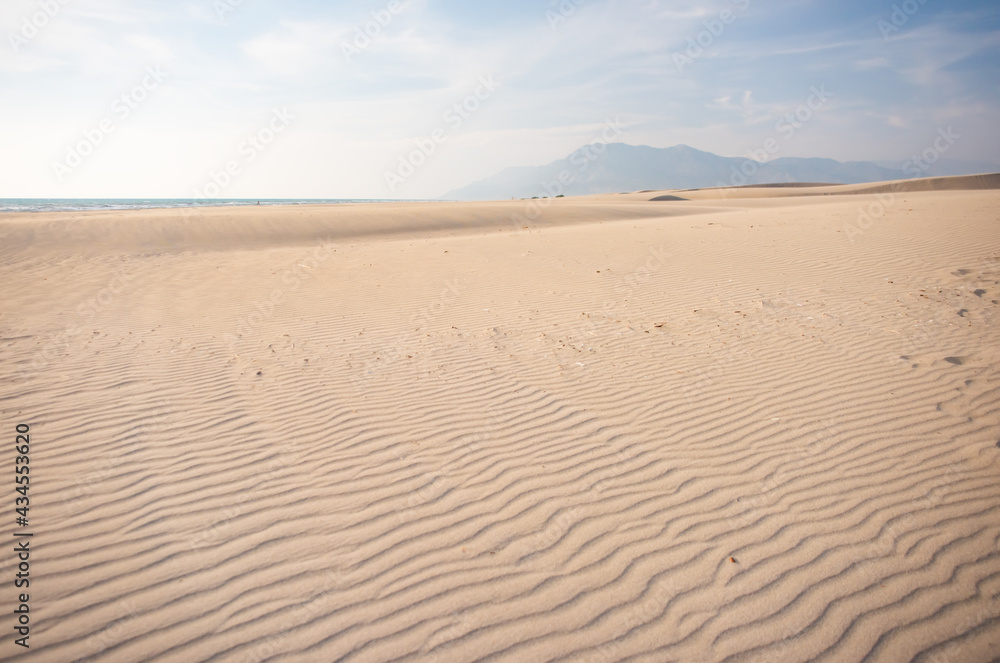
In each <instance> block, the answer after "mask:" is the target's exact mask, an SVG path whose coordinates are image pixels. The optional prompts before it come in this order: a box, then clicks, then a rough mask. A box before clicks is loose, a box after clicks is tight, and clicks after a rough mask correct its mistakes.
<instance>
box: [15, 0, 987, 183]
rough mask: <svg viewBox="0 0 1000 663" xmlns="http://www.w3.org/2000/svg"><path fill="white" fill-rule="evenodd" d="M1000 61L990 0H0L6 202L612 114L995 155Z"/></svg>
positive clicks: (724, 142)
mask: <svg viewBox="0 0 1000 663" xmlns="http://www.w3.org/2000/svg"><path fill="white" fill-rule="evenodd" d="M998 63H1000V3H998V2H996V0H984V1H971V0H948V2H945V1H944V0H906V1H905V2H903V1H900V0H895V1H889V0H885V1H883V0H838V1H837V2H830V1H829V0H768V1H767V2H765V1H764V0H708V1H701V2H686V1H678V2H664V1H658V0H538V1H535V2H529V1H527V0H505V1H504V2H496V1H495V0H492V1H489V2H486V1H477V0H344V1H339V2H338V1H334V2H330V1H327V2H320V1H318V0H280V1H278V0H3V2H2V3H0V132H2V134H0V197H2V198H31V197H48V198H81V197H86V198H100V197H160V198H189V197H196V196H197V197H210V198H351V199H357V198H375V199H389V198H401V199H413V198H417V199H420V198H439V197H441V196H443V195H444V194H445V193H446V192H447V191H449V190H451V189H455V188H458V187H461V186H464V185H467V184H469V183H471V182H473V181H476V180H480V179H483V178H486V177H489V176H491V175H493V174H495V173H497V172H498V171H500V170H502V169H503V168H506V167H509V166H537V165H542V164H545V163H549V162H551V161H555V160H557V159H561V158H564V157H566V156H567V155H569V154H570V153H571V152H572V151H574V150H576V149H578V148H580V147H582V146H583V145H586V144H588V143H591V142H594V141H600V140H604V139H605V138H606V137H607V136H608V135H610V134H608V132H607V131H606V130H605V129H606V128H607V127H608V126H611V125H613V126H615V127H618V131H617V132H615V133H614V134H613V135H614V136H615V137H614V140H615V141H618V142H624V143H629V144H632V145H651V146H654V147H669V146H672V145H676V144H686V145H690V146H692V147H695V148H698V149H702V150H706V151H710V152H715V153H717V154H721V155H725V156H745V155H747V154H754V153H759V151H760V149H761V148H762V146H764V145H769V146H770V148H771V149H772V153H771V154H770V155H769V156H770V157H771V158H773V157H781V156H795V157H829V158H834V159H838V160H841V161H850V160H872V161H888V162H891V163H895V162H898V163H900V164H902V163H903V162H904V161H906V160H908V159H909V158H910V157H911V156H912V155H919V154H920V153H922V152H923V151H924V150H926V149H928V148H930V147H931V146H933V145H934V142H935V139H936V137H937V136H938V135H939V132H940V131H948V132H950V135H952V136H955V137H956V138H955V140H954V141H952V143H953V144H950V145H949V147H948V151H947V154H945V155H943V156H944V157H946V158H948V159H958V160H969V161H977V162H984V163H990V164H997V163H1000V130H998V127H1000V67H998V66H997V65H998ZM789 115H791V117H789ZM602 136H603V137H602ZM998 170H1000V168H998Z"/></svg>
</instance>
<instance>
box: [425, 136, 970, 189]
mask: <svg viewBox="0 0 1000 663" xmlns="http://www.w3.org/2000/svg"><path fill="white" fill-rule="evenodd" d="M748 164H752V165H748ZM962 170H963V169H962V166H961V164H958V162H955V164H953V167H951V168H948V167H947V166H946V165H945V164H940V163H939V164H938V167H937V168H936V169H935V170H934V171H931V170H928V172H926V173H921V176H927V177H929V176H941V175H968V174H972V171H970V172H961V171H962ZM975 172H980V171H978V170H977V171H975ZM910 177H912V175H911V174H907V173H904V172H903V171H902V170H898V169H893V168H885V167H883V166H882V165H879V164H875V163H871V162H867V161H852V162H849V163H841V162H839V161H834V160H833V159H819V158H793V157H782V158H779V159H773V160H771V161H768V162H766V163H758V162H756V161H750V160H749V159H746V158H741V157H723V156H719V155H717V154H712V153H711V152H705V151H703V150H699V149H697V148H694V147H691V146H690V145H683V144H678V145H674V146H672V147H650V146H648V145H629V144H628V143H606V144H603V149H602V147H599V144H587V145H584V146H582V147H581V148H579V149H578V150H576V151H574V152H573V153H572V154H570V155H569V156H568V157H566V158H564V159H559V160H557V161H554V162H552V163H550V164H547V165H545V166H539V167H537V168H530V167H528V168H525V167H518V168H508V169H506V170H504V171H502V172H500V173H498V174H497V175H494V176H493V177H490V178H487V179H485V180H481V181H479V182H475V183H473V184H470V185H468V186H465V187H462V188H460V189H456V190H454V191H450V192H448V193H446V194H445V195H444V196H443V198H445V199H448V200H505V199H509V198H511V197H514V198H531V197H534V196H538V197H544V196H554V195H558V194H559V193H562V194H564V195H567V196H579V195H588V194H596V193H618V192H625V191H640V190H645V189H649V190H654V191H661V190H670V189H698V188H706V187H724V186H744V185H747V184H772V183H789V182H829V183H837V184H860V183H864V182H880V181H886V180H900V179H909V178H910Z"/></svg>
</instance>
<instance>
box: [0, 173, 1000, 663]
mask: <svg viewBox="0 0 1000 663" xmlns="http://www.w3.org/2000/svg"><path fill="white" fill-rule="evenodd" d="M978 181H980V180H965V181H964V182H965V184H963V181H962V180H948V181H947V182H945V183H943V184H941V186H939V187H937V188H938V189H940V190H936V191H912V190H909V189H907V185H906V184H897V185H894V186H893V187H890V188H889V190H890V191H892V192H893V198H892V200H889V199H886V198H883V199H881V202H879V199H877V198H876V197H875V196H876V194H877V193H878V192H879V191H878V190H871V191H867V192H866V193H845V194H844V195H836V196H828V195H816V194H817V193H821V192H819V191H815V190H811V189H809V188H795V189H787V190H781V189H753V190H731V191H729V192H728V193H727V194H726V195H725V196H724V197H719V196H718V191H715V192H714V193H712V194H706V198H705V199H704V200H692V201H659V202H651V201H650V199H651V198H653V197H657V196H661V195H675V196H678V197H683V198H690V197H692V196H697V195H699V194H698V192H645V193H642V194H630V195H627V196H600V197H594V198H580V199H566V200H558V201H543V203H538V204H544V206H543V207H542V208H541V216H539V217H538V218H537V219H535V220H534V221H531V222H529V223H525V224H524V225H527V226H528V227H527V228H524V227H523V225H521V224H520V223H519V224H518V225H517V227H515V225H514V224H513V223H512V222H511V221H510V216H511V214H524V213H525V212H526V211H527V210H529V209H530V207H529V205H530V203H528V202H525V201H512V202H505V203H483V204H448V203H441V204H407V205H403V204H400V205H388V206H373V207H365V206H343V207H333V208H328V207H316V208H287V209H285V208H281V209H279V208H265V209H262V210H257V209H249V208H247V209H226V210H212V209H207V210H194V211H189V212H187V213H185V212H181V211H177V210H159V211H146V212H128V213H113V214H111V213H101V214H98V213H88V214H47V215H18V216H6V217H0V235H2V236H3V237H2V239H0V242H2V249H0V253H2V268H0V270H2V271H0V278H2V281H3V283H4V297H3V309H2V317H0V334H2V344H0V367H2V368H0V371H2V376H3V380H2V381H0V390H2V392H0V398H2V404H3V405H2V411H3V417H2V419H3V426H4V427H5V428H4V430H6V431H7V432H8V434H9V435H8V436H9V437H10V438H11V441H13V431H14V426H15V425H16V424H18V423H27V424H30V425H31V434H32V442H33V445H32V449H33V451H32V454H33V455H32V470H33V471H32V474H31V476H32V479H33V483H32V491H33V492H32V508H31V516H32V524H33V528H34V530H35V541H34V542H33V546H35V550H34V553H33V554H34V556H33V558H32V562H33V564H32V585H31V590H32V591H31V595H32V617H33V622H32V623H33V627H34V628H33V629H32V634H31V643H32V648H31V651H30V653H28V654H27V656H28V657H29V658H30V659H31V660H38V661H69V660H77V659H87V660H101V661H104V660H106V661H140V660H142V661H185V662H190V661H202V660H212V661H265V660H266V661H300V660H309V661H388V660H410V661H440V662H446V661H447V662H451V661H501V660H503V661H548V660H565V661H805V660H822V661H860V660H872V661H909V660H917V661H925V662H931V661H934V662H937V661H951V662H954V663H960V662H967V661H989V660H995V659H996V658H997V657H1000V448H998V444H1000V442H998V441H1000V416H998V415H1000V412H998V409H1000V408H998V406H1000V335H998V331H997V330H998V327H997V319H996V315H997V311H998V304H997V301H998V300H1000V216H998V214H1000V212H998V210H1000V192H998V191H995V190H989V189H981V187H979V186H977V185H976V182H978ZM914 188H926V184H919V185H914ZM963 188H968V189H973V188H975V189H979V190H961V189H963ZM949 189H951V190H949ZM747 191H752V194H747V193H746V192H747ZM775 191H779V192H780V196H779V195H775V196H771V195H769V194H771V193H774V192H775ZM789 191H794V192H795V193H796V195H795V196H794V197H788V196H786V195H785V194H787V193H788V192H789ZM880 191H882V192H883V193H884V192H885V189H882V190H880ZM750 195H752V198H750V197H746V196H750ZM712 196H715V198H712ZM876 203H879V204H881V205H882V208H881V211H880V210H879V209H878V207H877V205H876ZM860 210H874V212H870V214H871V216H870V217H869V218H870V219H871V221H866V222H864V223H862V224H861V225H859V211H860ZM851 228H853V230H852V229H851ZM272 296H273V299H272ZM8 448H9V447H8ZM8 453H9V454H13V451H12V450H11V451H10V452H8ZM8 467H13V461H11V462H10V463H8ZM9 520H11V521H12V520H13V516H11V517H10V519H9ZM5 527H7V529H6V531H5V532H4V535H5V536H7V537H10V532H12V531H13V529H12V527H13V523H12V522H11V523H10V524H9V525H5ZM8 540H11V539H10V538H8ZM11 560H12V557H11V556H10V555H9V554H8V555H6V556H3V557H2V559H0V564H2V565H3V568H2V571H0V572H2V574H3V575H2V577H3V578H5V579H8V578H11V577H12V574H13V563H12V561H11ZM10 591H13V590H10ZM8 594H9V593H8ZM8 621H9V620H8ZM11 640H12V637H11V636H10V634H9V632H8V637H7V639H6V640H5V641H4V642H3V644H2V645H0V647H2V649H0V653H2V656H3V657H4V658H12V657H14V656H15V655H18V654H19V651H18V650H20V648H17V647H15V646H14V645H13V643H12V642H11Z"/></svg>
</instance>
